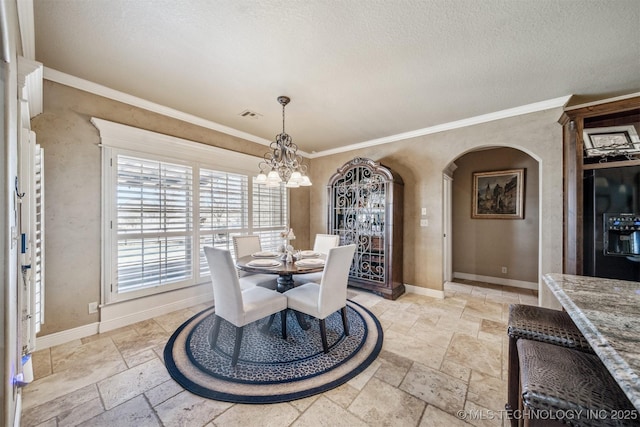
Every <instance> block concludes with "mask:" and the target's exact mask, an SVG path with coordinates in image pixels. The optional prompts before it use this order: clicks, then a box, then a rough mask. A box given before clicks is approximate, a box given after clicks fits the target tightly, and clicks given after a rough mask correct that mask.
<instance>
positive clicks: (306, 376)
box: [164, 301, 383, 403]
mask: <svg viewBox="0 0 640 427" xmlns="http://www.w3.org/2000/svg"><path fill="white" fill-rule="evenodd" d="M305 317H307V316H305ZM347 318H348V321H349V335H346V336H345V335H344V331H343V327H342V317H341V315H340V312H339V311H338V312H336V313H333V314H332V315H330V316H329V317H327V319H326V320H325V323H326V328H327V341H328V343H329V352H328V353H327V354H325V353H324V352H323V351H322V341H321V339H320V326H319V322H318V320H317V319H314V318H310V317H308V321H309V324H310V325H311V327H310V328H309V329H307V330H306V331H305V330H303V329H302V328H301V327H300V325H299V324H298V321H297V319H296V316H295V315H294V313H293V312H292V311H289V312H288V313H287V339H286V340H284V339H282V332H281V331H282V329H281V324H280V315H276V316H275V319H274V321H273V324H272V325H271V327H270V328H269V330H268V331H265V330H264V329H265V326H266V325H267V323H268V322H267V321H268V318H265V319H262V320H259V321H258V322H253V323H251V324H249V325H247V326H245V327H244V334H243V337H242V347H241V349H240V357H239V359H238V363H237V365H236V366H235V367H232V366H231V355H232V354H233V345H234V340H235V327H234V326H233V325H231V324H230V323H228V322H226V321H224V320H223V321H222V323H221V327H220V334H219V336H218V342H217V344H216V347H215V349H213V350H212V349H211V347H210V344H209V331H210V330H211V328H212V327H213V319H214V309H213V307H212V308H210V309H207V310H204V311H202V312H200V313H198V314H196V315H195V316H193V317H192V318H191V319H189V320H187V321H186V322H185V323H184V324H182V325H181V326H180V327H179V328H178V329H177V330H176V331H175V332H174V333H173V335H172V336H171V338H169V341H168V342H167V345H166V346H165V348H164V361H165V366H166V367H167V370H168V371H169V374H170V375H171V377H172V378H173V379H174V380H176V382H178V383H179V384H180V385H181V386H182V387H184V388H185V389H187V390H189V391H190V392H191V393H194V394H197V395H199V396H203V397H207V398H210V399H215V400H222V401H225V402H234V403H279V402H286V401H290V400H295V399H301V398H303V397H308V396H311V395H314V394H318V393H322V392H324V391H327V390H329V389H332V388H334V387H337V386H339V385H341V384H344V383H345V382H347V381H349V380H350V379H351V378H353V377H355V376H356V375H358V374H359V373H360V372H362V371H363V370H364V369H365V368H366V367H367V366H369V365H370V364H371V362H373V361H374V360H375V358H376V357H377V356H378V354H379V353H380V349H381V348H382V338H383V334H382V328H381V326H380V322H378V319H376V317H375V316H374V315H373V314H372V313H371V312H370V311H369V310H367V309H366V308H364V307H362V306H361V305H359V304H357V303H355V302H353V301H347Z"/></svg>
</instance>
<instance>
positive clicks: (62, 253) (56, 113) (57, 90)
mask: <svg viewBox="0 0 640 427" xmlns="http://www.w3.org/2000/svg"><path fill="white" fill-rule="evenodd" d="M91 117H98V118H101V119H105V120H110V121H113V122H118V123H123V124H127V125H131V126H135V127H138V128H142V129H148V130H152V131H155V132H159V133H163V134H167V135H172V136H176V137H179V138H184V139H188V140H192V141H198V142H202V143H205V144H209V145H214V146H218V147H222V148H227V149H230V150H233V151H241V152H245V153H248V154H252V155H256V156H262V154H264V152H265V150H266V147H265V146H262V145H260V144H256V143H253V142H250V141H246V140H243V139H239V138H235V137H232V136H229V135H225V134H221V133H218V132H215V131H212V130H210V129H205V128H202V127H199V126H194V125H191V124H188V123H184V122H181V121H179V120H175V119H171V118H167V117H165V116H161V115H158V114H155V113H151V112H149V111H146V110H142V109H139V108H135V107H131V106H129V105H125V104H122V103H119V102H116V101H112V100H109V99H106V98H102V97H99V96H96V95H92V94H89V93H87V92H84V91H80V90H77V89H73V88H70V87H68V86H64V85H60V84H57V83H53V82H50V81H46V80H45V82H44V113H43V114H41V115H39V116H37V117H36V118H34V119H33V120H32V128H33V130H34V131H35V132H36V134H37V140H38V143H40V144H41V145H42V146H43V148H44V152H45V159H44V165H45V179H46V184H45V194H46V207H45V232H46V235H45V238H46V243H45V251H46V270H45V271H46V273H45V274H46V277H45V280H46V296H45V312H46V318H45V324H44V325H43V328H42V331H41V333H40V335H48V334H50V333H54V332H59V331H63V330H67V329H71V328H75V327H79V326H82V325H87V324H90V323H93V322H97V321H98V320H99V319H98V315H97V314H88V310H87V307H88V304H89V303H90V302H92V301H100V251H101V246H100V177H101V171H100V148H99V147H98V144H99V142H100V138H99V135H98V130H97V129H96V128H95V127H94V126H93V125H92V124H91V123H90V121H89V120H90V119H91ZM256 167H257V166H256ZM304 191H305V189H302V192H303V194H304ZM302 203H305V201H304V200H303V202H302ZM297 228H298V229H300V231H302V230H303V229H308V226H307V224H302V225H301V224H300V223H299V221H298V225H297ZM297 232H298V231H297ZM301 234H302V238H304V234H305V233H304V232H302V233H301Z"/></svg>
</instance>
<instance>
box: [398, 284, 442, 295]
mask: <svg viewBox="0 0 640 427" xmlns="http://www.w3.org/2000/svg"><path fill="white" fill-rule="evenodd" d="M404 288H405V290H406V291H407V293H410V294H416V295H422V296H425V297H431V298H439V299H444V291H438V290H436V289H429V288H423V287H422V286H414V285H407V284H406V283H405V284H404Z"/></svg>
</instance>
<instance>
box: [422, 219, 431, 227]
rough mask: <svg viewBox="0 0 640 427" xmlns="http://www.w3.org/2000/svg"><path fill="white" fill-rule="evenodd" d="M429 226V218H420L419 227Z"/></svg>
mask: <svg viewBox="0 0 640 427" xmlns="http://www.w3.org/2000/svg"><path fill="white" fill-rule="evenodd" d="M428 226H429V220H428V219H421V220H420V227H428Z"/></svg>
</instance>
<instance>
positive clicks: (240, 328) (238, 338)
mask: <svg viewBox="0 0 640 427" xmlns="http://www.w3.org/2000/svg"><path fill="white" fill-rule="evenodd" d="M243 332H244V326H236V345H235V346H234V348H233V359H231V366H236V363H238V356H239V355H240V345H241V344H242V333H243Z"/></svg>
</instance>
